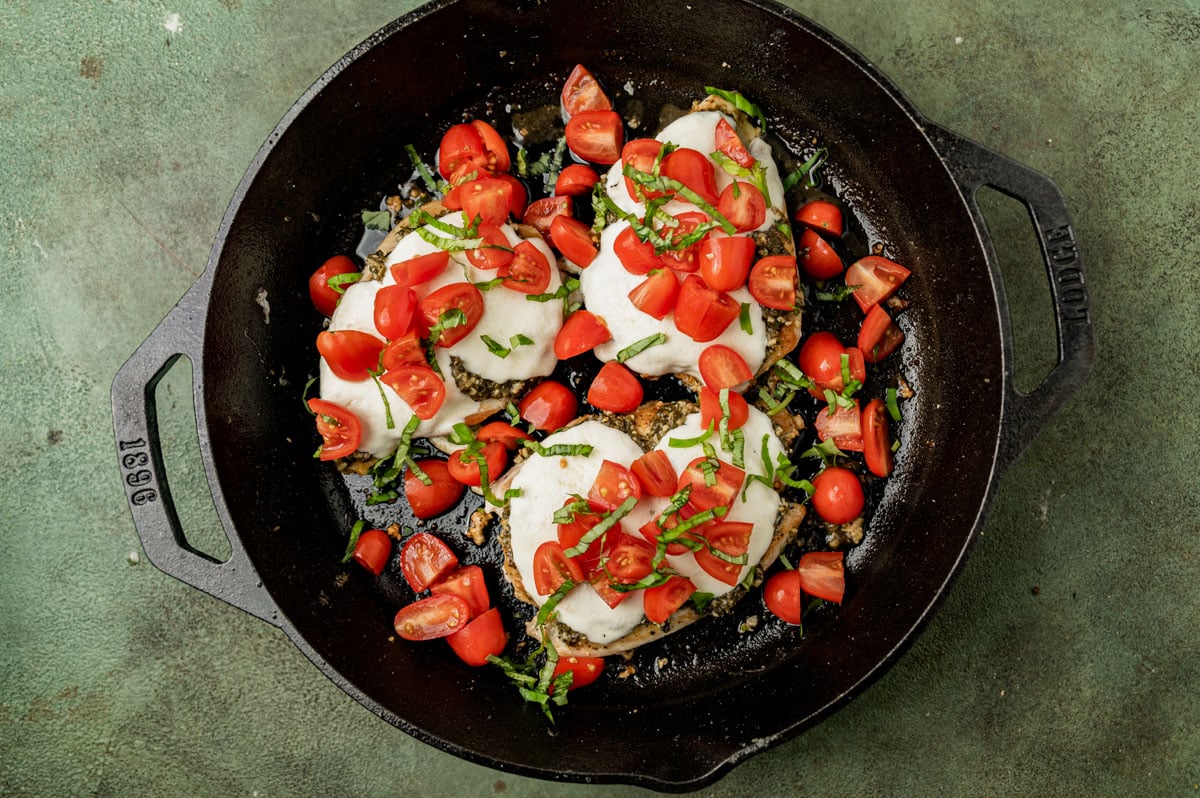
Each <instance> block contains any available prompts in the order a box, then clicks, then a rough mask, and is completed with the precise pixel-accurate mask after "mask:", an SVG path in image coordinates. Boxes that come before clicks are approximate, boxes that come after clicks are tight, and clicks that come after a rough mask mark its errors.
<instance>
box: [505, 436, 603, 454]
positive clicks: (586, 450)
mask: <svg viewBox="0 0 1200 798" xmlns="http://www.w3.org/2000/svg"><path fill="white" fill-rule="evenodd" d="M521 445H522V446H524V447H525V448H526V449H530V450H532V451H533V453H534V454H539V455H541V456H542V457H564V456H566V457H569V456H573V455H579V456H582V457H587V456H588V455H589V454H591V453H592V449H593V448H594V447H593V446H592V445H591V444H590V443H556V444H554V445H553V446H543V445H542V444H541V443H539V442H538V441H527V440H522V441H521Z"/></svg>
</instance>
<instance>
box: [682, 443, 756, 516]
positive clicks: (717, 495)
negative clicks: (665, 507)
mask: <svg viewBox="0 0 1200 798" xmlns="http://www.w3.org/2000/svg"><path fill="white" fill-rule="evenodd" d="M706 462H707V458H704V457H697V458H696V459H695V460H693V461H692V462H690V463H688V465H687V468H685V469H683V473H682V474H680V475H679V482H677V483H676V485H675V490H677V491H678V490H682V489H683V488H684V487H685V486H691V489H692V493H691V495H690V496H689V497H688V502H687V505H686V507H687V508H688V509H689V510H691V511H693V512H694V513H701V512H704V511H705V510H711V509H712V508H714V507H729V506H730V505H731V504H733V500H734V499H735V498H737V495H738V491H740V490H741V489H742V481H743V480H745V478H746V472H745V471H743V470H742V469H740V468H738V467H737V466H735V465H731V464H730V463H726V462H725V461H724V460H717V468H716V470H715V471H714V473H715V474H716V477H717V481H716V484H714V485H708V484H706V483H705V472H704V468H702V467H701V465H702V464H704V463H706ZM705 467H707V466H705Z"/></svg>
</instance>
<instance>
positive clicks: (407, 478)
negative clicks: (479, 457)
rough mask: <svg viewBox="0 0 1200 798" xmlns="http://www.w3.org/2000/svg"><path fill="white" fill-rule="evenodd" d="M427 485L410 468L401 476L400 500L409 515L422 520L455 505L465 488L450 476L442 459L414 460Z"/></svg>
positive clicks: (448, 468)
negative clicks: (426, 478) (402, 483)
mask: <svg viewBox="0 0 1200 798" xmlns="http://www.w3.org/2000/svg"><path fill="white" fill-rule="evenodd" d="M414 462H415V463H416V464H417V468H419V469H421V472H422V473H424V474H425V475H426V476H427V477H429V480H430V482H431V484H429V485H426V484H425V483H424V482H423V481H422V480H421V479H420V478H419V477H418V476H417V475H416V473H414V472H413V471H412V470H411V469H409V471H408V472H407V473H405V475H404V497H405V499H407V500H408V506H409V507H411V508H412V514H413V515H414V516H416V517H417V518H420V519H421V520H422V521H425V520H427V519H430V518H434V517H435V516H439V515H441V514H442V513H444V512H446V511H447V510H449V509H450V508H451V507H453V506H454V505H456V504H458V501H459V499H461V498H462V497H463V493H464V492H466V490H467V489H466V487H465V486H464V485H463V484H462V483H461V482H459V481H458V480H457V479H455V478H454V477H452V476H450V467H449V466H447V465H446V461H445V460H435V459H432V458H431V459H426V460H415V461H414Z"/></svg>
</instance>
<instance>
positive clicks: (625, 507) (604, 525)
mask: <svg viewBox="0 0 1200 798" xmlns="http://www.w3.org/2000/svg"><path fill="white" fill-rule="evenodd" d="M635 504H637V497H636V496H630V497H629V498H628V499H626V500H625V501H623V502H621V506H620V507H618V508H617V509H615V510H613V511H612V512H611V513H609V514H608V515H607V516H606V517H605V518H604V520H602V521H601V522H600V523H598V524H596V525H595V526H594V527H592V528H591V529H589V530H588V531H587V533H586V534H585V535H584V536H583V537H581V538H580V539H579V542H578V543H576V544H575V545H574V546H572V547H571V548H569V549H567V550H566V551H565V552H564V553H565V554H566V555H567V556H568V557H578V556H579V555H580V554H583V553H584V552H585V551H587V550H588V546H590V545H591V544H592V542H593V541H595V540H599V539H600V536H601V535H603V534H604V533H605V532H607V531H608V530H610V529H612V528H613V527H614V526H616V525H617V522H618V521H620V520H621V519H622V518H624V517H625V516H627V515H629V512H630V511H631V510H632V509H633V507H634V505H635Z"/></svg>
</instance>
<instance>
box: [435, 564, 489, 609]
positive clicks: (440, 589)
mask: <svg viewBox="0 0 1200 798" xmlns="http://www.w3.org/2000/svg"><path fill="white" fill-rule="evenodd" d="M429 591H430V592H431V593H433V595H435V596H441V595H444V594H447V593H450V594H452V595H455V596H458V597H459V598H460V599H462V600H463V601H465V602H467V607H469V608H470V610H471V617H472V618H478V617H479V616H480V615H482V614H483V613H484V612H486V611H487V608H488V607H489V606H491V603H492V599H491V596H489V595H488V589H487V582H485V581H484V579H483V569H482V568H480V567H479V566H478V565H464V566H462V567H461V568H458V569H456V570H454V571H451V572H450V573H448V574H446V576H445V578H444V579H442V581H440V582H435V583H434V584H432V585H430V587H429Z"/></svg>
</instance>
